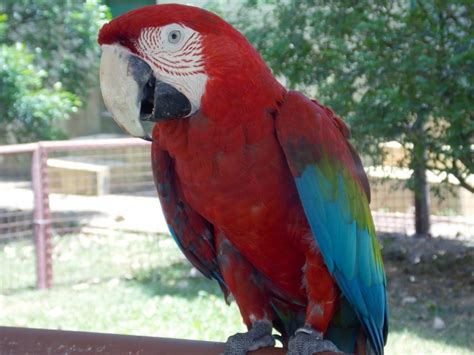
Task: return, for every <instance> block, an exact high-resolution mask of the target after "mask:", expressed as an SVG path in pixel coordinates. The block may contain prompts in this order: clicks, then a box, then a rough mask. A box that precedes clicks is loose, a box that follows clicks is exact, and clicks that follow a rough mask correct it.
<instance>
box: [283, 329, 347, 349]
mask: <svg viewBox="0 0 474 355" xmlns="http://www.w3.org/2000/svg"><path fill="white" fill-rule="evenodd" d="M322 352H334V353H340V350H339V349H338V348H337V347H336V345H334V344H333V343H332V342H330V341H329V340H324V338H323V333H321V332H318V331H317V330H315V329H313V328H311V327H310V326H304V327H303V328H299V329H298V330H297V331H296V332H295V336H293V337H292V338H291V339H290V341H289V343H288V353H287V354H288V355H312V354H318V353H322Z"/></svg>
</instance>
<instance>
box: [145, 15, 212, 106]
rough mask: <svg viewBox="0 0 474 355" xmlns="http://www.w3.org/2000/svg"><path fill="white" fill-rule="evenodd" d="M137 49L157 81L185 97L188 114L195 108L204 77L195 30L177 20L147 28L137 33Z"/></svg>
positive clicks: (203, 86) (201, 93) (205, 75)
mask: <svg viewBox="0 0 474 355" xmlns="http://www.w3.org/2000/svg"><path fill="white" fill-rule="evenodd" d="M137 50H138V51H139V53H140V55H141V56H142V58H143V59H144V60H145V61H146V62H147V63H148V64H149V65H150V66H151V67H152V68H153V72H154V75H155V77H156V79H157V80H159V81H162V82H165V83H167V84H170V85H172V86H173V87H175V88H176V89H177V90H179V91H180V92H181V93H183V94H184V95H185V96H186V97H187V98H188V100H189V101H190V102H191V113H190V114H189V115H192V114H193V113H195V112H196V111H197V110H199V108H200V107H201V98H202V96H203V95H204V91H205V89H206V82H207V78H208V76H207V74H206V72H205V70H204V59H203V54H202V36H201V35H200V34H199V33H198V32H196V31H194V30H192V29H190V28H188V27H186V26H183V25H180V24H177V23H173V24H170V25H167V26H164V27H160V28H156V27H148V28H145V29H143V30H142V32H141V33H140V37H139V39H138V44H137Z"/></svg>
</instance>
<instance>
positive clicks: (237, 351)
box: [224, 321, 275, 355]
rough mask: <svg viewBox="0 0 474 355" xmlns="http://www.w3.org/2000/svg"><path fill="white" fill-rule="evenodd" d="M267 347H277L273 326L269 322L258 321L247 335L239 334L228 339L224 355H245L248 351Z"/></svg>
mask: <svg viewBox="0 0 474 355" xmlns="http://www.w3.org/2000/svg"><path fill="white" fill-rule="evenodd" d="M267 346H275V339H274V338H273V336H272V324H271V323H270V322H268V321H256V322H255V323H253V324H252V328H251V329H250V330H249V331H248V332H247V333H237V334H235V335H232V336H230V337H229V339H227V342H226V344H225V349H224V355H245V354H247V352H248V351H253V350H257V349H260V348H264V347H267Z"/></svg>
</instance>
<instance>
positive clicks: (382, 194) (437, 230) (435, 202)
mask: <svg viewBox="0 0 474 355" xmlns="http://www.w3.org/2000/svg"><path fill="white" fill-rule="evenodd" d="M149 150H150V145H149V143H148V142H145V141H142V140H138V139H128V138H127V139H107V140H80V141H79V140H78V141H61V142H40V143H34V144H24V145H15V146H3V147H1V146H0V196H1V198H0V294H1V293H7V292H13V291H15V290H18V289H25V288H31V287H35V286H37V287H40V288H47V287H50V286H51V285H52V283H53V280H54V283H55V284H61V283H71V282H74V283H80V282H81V281H84V280H89V281H90V280H92V281H94V280H97V281H98V282H99V281H100V280H102V279H106V278H112V277H123V276H125V277H126V276H127V275H131V274H133V273H134V272H136V271H137V270H139V269H141V268H147V267H153V263H154V262H156V260H155V258H156V254H158V253H155V251H157V248H158V247H159V243H157V240H156V236H157V234H161V233H167V227H166V223H165V221H164V218H163V215H162V212H161V208H160V205H159V202H158V199H157V197H156V192H155V188H154V186H153V178H152V173H151V168H150V151H149ZM368 175H369V179H370V181H371V186H372V204H371V207H372V211H373V215H374V219H375V223H376V227H377V230H378V232H379V233H397V234H403V235H410V234H413V232H414V230H413V229H414V216H413V212H414V207H413V202H412V201H413V196H412V193H411V192H410V191H409V190H408V189H406V188H405V185H404V181H405V180H406V179H407V178H408V176H409V172H408V171H405V170H403V169H397V168H391V169H386V168H384V169H381V168H372V169H369V170H368ZM428 180H429V181H430V186H431V187H432V193H431V195H430V199H431V212H432V216H431V222H432V232H433V234H434V235H435V236H436V235H439V236H443V237H450V238H456V237H468V238H472V237H473V236H474V219H473V215H474V200H473V198H472V197H473V196H472V194H471V193H469V192H467V191H466V190H463V189H462V188H460V187H459V186H457V185H455V184H452V185H451V186H448V187H445V185H440V184H439V181H437V180H436V177H435V176H431V175H430V176H428ZM79 259H80V260H82V261H81V263H80V264H79V263H78V262H77V260H79Z"/></svg>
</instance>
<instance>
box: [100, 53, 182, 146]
mask: <svg viewBox="0 0 474 355" xmlns="http://www.w3.org/2000/svg"><path fill="white" fill-rule="evenodd" d="M100 88H101V91H102V96H103V98H104V103H105V106H106V107H107V109H108V110H109V111H110V112H111V113H112V116H113V118H114V120H115V122H117V124H118V125H119V126H120V127H121V128H122V129H123V130H124V131H125V132H127V133H128V134H130V135H132V136H134V137H140V138H143V139H146V140H151V137H150V136H149V135H148V134H147V133H146V132H145V130H144V129H143V126H142V123H141V121H153V122H159V121H161V120H169V119H173V118H181V117H186V116H187V115H189V113H190V112H191V103H190V102H189V100H188V99H187V98H186V96H185V95H183V94H182V93H181V92H180V91H178V90H177V89H176V88H174V87H173V86H171V85H169V84H167V83H164V82H161V81H157V80H156V78H155V77H154V75H153V70H152V69H151V67H150V66H149V65H148V64H147V63H146V62H145V61H144V60H142V59H141V58H139V57H138V56H136V55H134V54H132V53H130V52H129V51H127V50H126V49H124V48H123V47H121V46H118V45H109V44H105V45H102V57H101V60H100Z"/></svg>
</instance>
